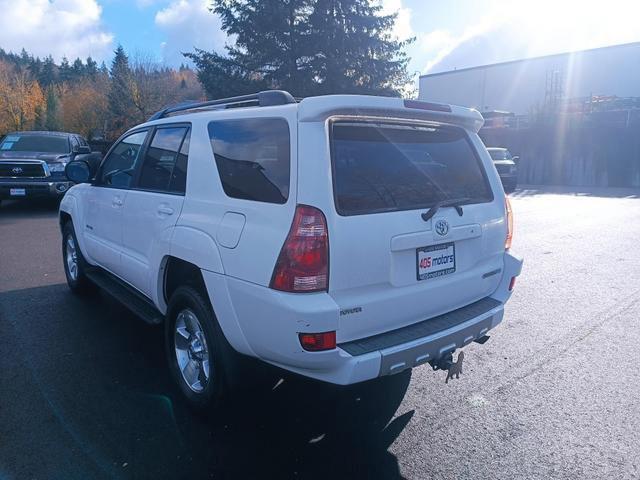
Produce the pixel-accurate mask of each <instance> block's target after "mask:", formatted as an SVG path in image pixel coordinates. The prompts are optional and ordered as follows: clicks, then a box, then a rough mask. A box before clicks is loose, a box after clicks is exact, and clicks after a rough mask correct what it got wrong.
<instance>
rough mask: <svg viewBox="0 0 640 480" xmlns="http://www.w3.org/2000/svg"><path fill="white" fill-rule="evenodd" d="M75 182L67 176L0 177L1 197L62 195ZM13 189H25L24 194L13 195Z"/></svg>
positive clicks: (55, 196) (20, 197) (52, 196)
mask: <svg viewBox="0 0 640 480" xmlns="http://www.w3.org/2000/svg"><path fill="white" fill-rule="evenodd" d="M73 185H74V184H73V182H70V181H68V180H67V179H66V178H65V177H62V178H60V179H52V178H51V177H47V178H46V179H43V180H24V181H23V180H20V179H14V178H12V179H0V198H2V199H9V198H11V199H16V200H19V199H24V198H36V197H37V198H43V197H51V198H58V197H62V196H63V195H64V194H65V193H66V191H67V190H69V189H70V188H71V187H72V186H73ZM12 189H24V195H12V194H11V190H12Z"/></svg>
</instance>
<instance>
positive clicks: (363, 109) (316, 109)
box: [298, 95, 484, 133]
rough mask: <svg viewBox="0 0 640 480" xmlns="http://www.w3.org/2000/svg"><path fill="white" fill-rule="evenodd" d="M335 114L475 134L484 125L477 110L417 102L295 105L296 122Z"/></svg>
mask: <svg viewBox="0 0 640 480" xmlns="http://www.w3.org/2000/svg"><path fill="white" fill-rule="evenodd" d="M336 115H349V116H370V117H383V118H402V119H409V120H425V121H431V122H438V123H445V124H451V125H458V126H461V127H465V128H468V129H470V130H473V131H474V132H476V133H477V132H478V130H480V128H481V127H482V125H483V124H484V119H483V118H482V115H480V113H479V112H478V111H477V110H473V109H471V108H465V107H459V106H457V105H446V104H440V103H431V102H425V101H421V100H403V99H401V98H389V97H374V96H367V95H326V96H322V97H309V98H305V99H304V100H302V101H301V102H300V103H299V104H298V121H299V122H318V121H324V120H326V119H327V118H329V117H332V116H336Z"/></svg>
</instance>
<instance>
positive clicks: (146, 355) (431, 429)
mask: <svg viewBox="0 0 640 480" xmlns="http://www.w3.org/2000/svg"><path fill="white" fill-rule="evenodd" d="M512 199H513V208H514V213H515V222H516V230H515V237H514V251H516V252H517V253H518V254H521V255H522V256H524V257H525V266H524V269H523V273H522V275H521V277H520V278H519V279H518V283H517V285H516V289H515V294H514V296H513V298H512V300H511V301H510V303H509V304H508V305H507V307H506V314H505V321H504V322H503V324H502V325H501V326H500V327H498V328H497V329H496V330H495V331H494V332H493V333H492V337H491V340H490V341H489V342H488V343H487V344H485V345H484V346H480V345H475V344H474V345H471V346H470V347H468V348H467V349H466V354H467V356H466V358H465V369H464V374H463V375H462V376H461V379H460V380H455V381H453V382H451V381H450V382H449V383H448V384H447V385H445V383H444V374H443V373H442V372H437V373H434V372H432V371H431V370H430V369H429V368H427V367H423V368H419V369H417V370H415V371H413V372H412V373H407V372H405V373H403V374H399V375H397V376H393V377H387V378H384V379H383V380H381V381H379V382H376V383H373V384H364V385H358V386H354V387H349V388H339V387H334V386H329V385H325V384H320V383H316V382H311V381H309V380H304V379H300V378H297V377H292V376H290V375H284V374H282V373H281V372H279V371H277V370H275V369H271V368H262V367H256V372H255V377H256V379H257V378H260V380H261V381H259V382H257V386H256V387H255V389H254V391H252V392H251V394H250V395H246V396H245V398H243V399H242V400H241V401H238V402H236V403H235V404H234V405H233V406H229V407H228V409H227V410H226V411H225V412H224V414H221V415H218V416H214V415H212V416H210V417H205V418H199V417H196V416H194V415H193V414H192V413H190V412H189V411H188V410H187V409H186V408H185V407H184V405H183V404H182V402H181V400H180V398H179V396H178V395H177V394H176V393H175V392H174V391H173V390H172V388H171V386H170V384H169V377H168V374H167V372H166V366H165V363H164V355H163V350H162V349H163V346H162V331H161V329H159V328H157V327H151V326H148V325H146V324H143V323H142V322H140V321H137V319H135V317H133V316H132V315H131V314H130V313H128V312H127V311H126V310H125V309H124V308H123V307H121V306H119V305H118V304H116V303H115V302H114V301H112V300H111V299H109V298H108V297H107V296H106V295H100V296H97V297H96V298H93V299H80V298H77V297H75V296H73V295H71V294H70V293H69V291H68V289H67V287H66V284H64V273H63V270H62V259H61V254H60V233H59V230H58V227H57V214H56V210H55V208H54V207H52V206H50V205H47V204H34V205H28V204H20V203H12V202H7V203H3V205H2V206H1V207H0V478H3V479H4V478H5V477H6V478H9V479H13V478H158V477H167V478H184V477H187V476H190V475H191V476H194V477H197V478H201V477H211V478H243V477H249V478H269V477H274V478H320V477H323V478H358V477H366V478H398V477H406V478H467V477H473V478H549V477H553V478H601V477H611V478H635V477H638V476H640V462H639V461H638V458H637V452H638V451H640V409H638V406H637V405H638V398H640V373H639V369H638V364H639V362H640V359H639V358H638V355H637V353H636V352H637V345H638V342H639V341H640V329H639V328H638V327H639V325H640V250H639V249H638V248H637V244H638V238H640V192H639V191H637V190H618V189H603V190H599V189H569V188H555V189H554V188H544V189H542V188H540V189H538V188H524V189H519V190H518V191H517V192H516V193H515V194H514V195H513V196H512ZM281 378H282V379H283V380H284V381H281Z"/></svg>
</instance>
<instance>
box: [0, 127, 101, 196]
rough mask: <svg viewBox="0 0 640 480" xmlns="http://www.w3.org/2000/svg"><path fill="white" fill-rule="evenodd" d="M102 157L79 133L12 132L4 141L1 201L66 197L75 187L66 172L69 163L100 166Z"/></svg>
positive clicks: (1, 145) (0, 147) (0, 159)
mask: <svg viewBox="0 0 640 480" xmlns="http://www.w3.org/2000/svg"><path fill="white" fill-rule="evenodd" d="M101 158H102V155H101V154H100V153H99V152H92V151H91V147H90V146H89V143H88V142H87V140H86V139H85V138H84V137H82V136H80V135H77V134H75V133H64V132H15V133H9V134H8V135H5V137H4V138H3V139H2V141H0V201H2V200H3V199H9V198H11V199H24V198H34V197H49V198H62V196H63V195H64V193H65V192H66V191H67V190H68V189H69V188H70V187H71V186H72V185H73V182H71V181H70V180H69V179H68V178H67V177H66V175H65V173H64V169H65V167H66V166H67V163H69V162H71V161H73V160H80V159H82V160H86V161H87V162H89V163H90V164H95V165H96V166H97V164H98V163H100V160H101Z"/></svg>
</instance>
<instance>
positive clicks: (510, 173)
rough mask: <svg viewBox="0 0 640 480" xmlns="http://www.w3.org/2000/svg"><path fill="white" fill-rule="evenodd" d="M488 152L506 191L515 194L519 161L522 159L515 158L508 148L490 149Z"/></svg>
mask: <svg viewBox="0 0 640 480" xmlns="http://www.w3.org/2000/svg"><path fill="white" fill-rule="evenodd" d="M487 151H488V152H489V155H491V159H492V160H493V164H494V165H495V166H496V170H497V171H498V175H500V180H501V181H502V185H503V187H504V191H505V192H507V193H511V192H513V191H514V190H515V189H516V187H517V186H518V160H520V157H517V156H516V157H513V156H512V155H511V152H509V150H507V149H506V148H499V147H489V148H487Z"/></svg>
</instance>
